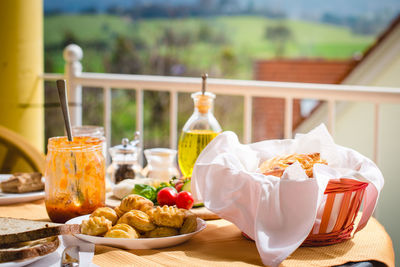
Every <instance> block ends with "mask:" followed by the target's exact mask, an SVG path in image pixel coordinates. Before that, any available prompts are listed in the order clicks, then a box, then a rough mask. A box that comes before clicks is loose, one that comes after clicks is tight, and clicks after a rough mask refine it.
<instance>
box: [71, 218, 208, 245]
mask: <svg viewBox="0 0 400 267" xmlns="http://www.w3.org/2000/svg"><path fill="white" fill-rule="evenodd" d="M88 218H89V215H83V216H79V217H76V218H73V219H71V220H69V221H68V222H66V224H81V222H82V221H83V220H87V219H88ZM206 225H207V224H206V222H205V221H204V220H202V219H200V218H197V229H196V231H195V232H193V233H190V234H184V235H176V236H169V237H159V238H138V239H130V238H110V237H98V236H90V235H84V234H76V235H75V236H76V237H77V238H79V239H81V240H84V241H87V242H90V243H93V244H96V245H105V246H111V247H117V248H123V249H153V248H165V247H170V246H175V245H178V244H180V243H183V242H185V241H187V240H188V239H190V238H191V237H192V236H194V235H195V234H197V233H199V232H201V231H203V230H204V228H206Z"/></svg>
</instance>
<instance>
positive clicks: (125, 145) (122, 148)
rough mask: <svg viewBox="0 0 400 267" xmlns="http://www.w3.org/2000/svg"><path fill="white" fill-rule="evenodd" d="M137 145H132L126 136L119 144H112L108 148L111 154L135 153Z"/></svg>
mask: <svg viewBox="0 0 400 267" xmlns="http://www.w3.org/2000/svg"><path fill="white" fill-rule="evenodd" d="M136 151H137V147H136V146H133V145H131V144H130V143H129V139H128V138H123V139H122V141H121V145H117V146H114V147H112V148H110V152H111V153H112V154H132V153H136Z"/></svg>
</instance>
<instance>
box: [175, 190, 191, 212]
mask: <svg viewBox="0 0 400 267" xmlns="http://www.w3.org/2000/svg"><path fill="white" fill-rule="evenodd" d="M193 203H194V200H193V197H192V194H191V193H190V192H187V191H181V192H180V193H179V194H178V195H177V197H176V206H177V207H178V208H180V209H187V210H188V209H191V208H192V207H193Z"/></svg>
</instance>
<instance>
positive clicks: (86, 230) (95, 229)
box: [81, 216, 111, 236]
mask: <svg viewBox="0 0 400 267" xmlns="http://www.w3.org/2000/svg"><path fill="white" fill-rule="evenodd" d="M110 228H111V221H109V220H107V219H106V218H105V217H104V216H101V217H90V218H89V220H84V221H83V222H82V224H81V233H82V234H85V235H95V236H98V235H103V234H105V233H106V232H107V231H108V230H110Z"/></svg>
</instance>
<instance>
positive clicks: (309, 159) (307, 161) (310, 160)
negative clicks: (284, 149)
mask: <svg viewBox="0 0 400 267" xmlns="http://www.w3.org/2000/svg"><path fill="white" fill-rule="evenodd" d="M296 161H297V162H299V163H300V165H301V167H302V168H303V169H304V171H305V172H306V174H307V176H308V177H310V178H311V177H313V167H314V164H317V163H319V164H325V165H327V162H326V161H325V160H324V159H321V157H320V154H319V153H312V154H291V155H286V156H277V157H274V158H271V159H268V160H266V161H264V162H263V163H262V164H261V165H260V171H261V173H263V174H265V175H274V176H277V177H281V176H282V174H283V172H284V171H285V169H286V168H287V167H289V166H290V165H292V164H293V163H295V162H296Z"/></svg>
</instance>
